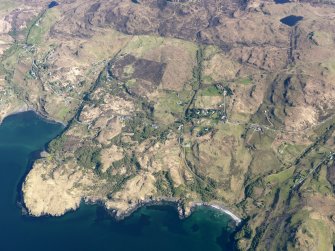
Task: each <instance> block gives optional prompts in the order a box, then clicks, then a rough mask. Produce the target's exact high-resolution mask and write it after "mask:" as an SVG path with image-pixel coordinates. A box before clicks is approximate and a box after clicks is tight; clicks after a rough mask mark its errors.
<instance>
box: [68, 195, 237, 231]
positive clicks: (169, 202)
mask: <svg viewBox="0 0 335 251" xmlns="http://www.w3.org/2000/svg"><path fill="white" fill-rule="evenodd" d="M83 202H84V203H85V204H87V205H99V206H102V207H103V208H104V209H105V210H106V211H107V212H109V213H110V214H111V216H112V217H114V218H115V219H116V220H118V221H120V220H123V219H125V218H127V217H129V216H130V215H131V214H133V213H134V212H135V211H137V210H139V209H140V208H141V207H146V206H172V207H173V208H174V209H175V210H176V211H177V213H178V216H179V218H180V219H185V218H187V217H189V216H190V215H191V214H192V213H193V212H194V210H195V209H196V208H198V207H207V208H212V209H215V210H217V211H219V212H222V213H224V214H226V215H228V216H229V217H230V218H231V219H232V220H233V221H235V223H236V226H238V225H239V224H240V223H241V222H242V219H241V218H239V217H238V216H237V215H236V214H234V213H233V212H232V211H230V210H228V209H227V208H226V207H225V206H223V205H218V204H214V203H213V204H211V203H206V202H191V204H190V205H189V207H186V208H185V206H184V203H183V201H182V200H180V199H177V198H160V199H150V200H145V201H140V202H138V203H137V204H136V205H135V206H134V207H132V208H129V209H128V210H127V211H125V212H122V213H119V211H117V210H116V209H113V208H106V206H105V204H104V203H103V202H101V201H91V200H85V199H83ZM70 211H73V210H70Z"/></svg>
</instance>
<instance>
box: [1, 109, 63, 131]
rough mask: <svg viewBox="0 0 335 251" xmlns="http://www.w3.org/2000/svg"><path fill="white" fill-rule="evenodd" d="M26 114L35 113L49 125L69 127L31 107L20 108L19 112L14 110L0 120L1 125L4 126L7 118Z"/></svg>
mask: <svg viewBox="0 0 335 251" xmlns="http://www.w3.org/2000/svg"><path fill="white" fill-rule="evenodd" d="M24 112H34V113H35V114H36V115H38V116H39V117H41V118H42V119H44V120H46V121H47V122H49V123H59V124H62V125H63V126H64V127H66V126H67V124H66V123H64V122H63V121H60V120H56V119H53V118H51V117H49V116H47V115H46V114H43V113H41V112H40V111H38V110H36V109H34V108H31V107H21V108H19V109H17V110H14V111H12V112H9V113H7V114H6V115H4V116H3V118H1V119H0V125H1V124H2V122H3V121H4V120H5V119H6V118H8V117H10V116H13V115H17V114H20V113H24Z"/></svg>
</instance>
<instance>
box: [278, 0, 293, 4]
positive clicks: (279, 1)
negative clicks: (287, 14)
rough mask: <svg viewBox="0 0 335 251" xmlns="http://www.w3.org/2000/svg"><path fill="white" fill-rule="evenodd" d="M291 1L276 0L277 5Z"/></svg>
mask: <svg viewBox="0 0 335 251" xmlns="http://www.w3.org/2000/svg"><path fill="white" fill-rule="evenodd" d="M289 2H290V0H275V3H276V4H285V3H289Z"/></svg>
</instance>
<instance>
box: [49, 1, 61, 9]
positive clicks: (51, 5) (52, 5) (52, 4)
mask: <svg viewBox="0 0 335 251" xmlns="http://www.w3.org/2000/svg"><path fill="white" fill-rule="evenodd" d="M57 5H59V3H58V2H56V1H52V2H50V3H49V5H48V8H49V9H51V8H53V7H55V6H57Z"/></svg>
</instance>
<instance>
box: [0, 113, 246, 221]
mask: <svg viewBox="0 0 335 251" xmlns="http://www.w3.org/2000/svg"><path fill="white" fill-rule="evenodd" d="M24 112H33V113H35V114H36V115H37V116H39V117H41V118H42V119H44V120H46V121H48V122H50V123H60V124H62V125H63V126H65V127H66V124H64V122H61V121H57V120H54V119H51V118H49V117H48V116H46V115H45V114H42V113H40V112H38V111H36V110H35V109H33V108H28V107H27V108H23V107H22V108H20V109H19V110H17V111H14V112H11V113H9V114H7V115H6V116H5V117H4V118H3V119H2V120H1V121H0V125H1V123H2V122H3V120H5V119H6V118H8V117H10V116H12V115H16V114H20V113H24ZM44 150H45V149H41V150H40V151H38V152H35V153H33V156H32V158H31V159H30V160H29V163H28V166H27V167H26V171H25V174H24V176H23V177H22V178H21V180H20V182H19V184H18V190H19V191H18V200H17V204H18V206H19V207H20V208H21V210H22V214H23V215H28V216H33V217H40V216H34V215H33V214H31V213H30V211H29V209H28V208H27V207H26V205H25V203H24V200H23V196H24V192H23V190H22V185H23V183H24V181H25V179H26V176H27V174H28V173H29V171H30V170H31V168H32V165H33V163H34V162H35V161H36V160H37V159H39V158H41V157H42V156H41V154H42V153H43V151H44ZM81 203H85V204H87V205H94V204H96V205H99V206H102V207H103V208H104V209H106V211H108V212H109V213H110V214H111V216H112V217H114V218H115V219H116V220H123V219H125V218H126V217H128V216H130V215H131V214H132V213H134V212H135V211H137V210H138V209H140V208H141V207H145V206H155V205H157V206H164V205H168V206H172V207H173V208H175V209H176V211H177V213H178V216H179V218H180V219H185V218H187V217H189V216H190V215H191V214H192V212H193V211H194V210H195V208H197V207H201V206H203V207H210V208H213V209H215V210H218V211H220V212H223V213H225V214H227V215H228V216H229V217H230V218H231V219H232V220H234V221H235V223H236V225H238V224H239V223H240V222H241V221H242V220H241V219H240V218H239V217H238V216H237V215H235V214H234V213H233V212H231V211H230V210H228V209H227V208H226V207H225V206H223V205H219V204H214V203H213V204H211V203H206V202H191V203H190V204H188V205H185V204H184V202H183V201H182V200H180V199H178V198H173V197H171V198H167V197H166V198H156V199H148V200H143V201H139V202H137V203H136V205H134V206H133V207H130V208H129V209H128V210H126V211H124V212H120V211H118V210H117V209H113V208H107V207H106V205H105V204H104V202H103V201H94V200H90V199H88V198H83V199H82V202H81ZM81 203H80V204H81ZM80 204H79V205H78V207H77V208H73V209H70V210H67V211H65V212H63V214H62V215H64V214H66V213H68V212H74V211H75V210H77V209H78V208H79V207H80ZM41 216H42V217H43V216H50V217H59V216H61V215H51V214H48V213H45V214H43V215H41Z"/></svg>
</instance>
